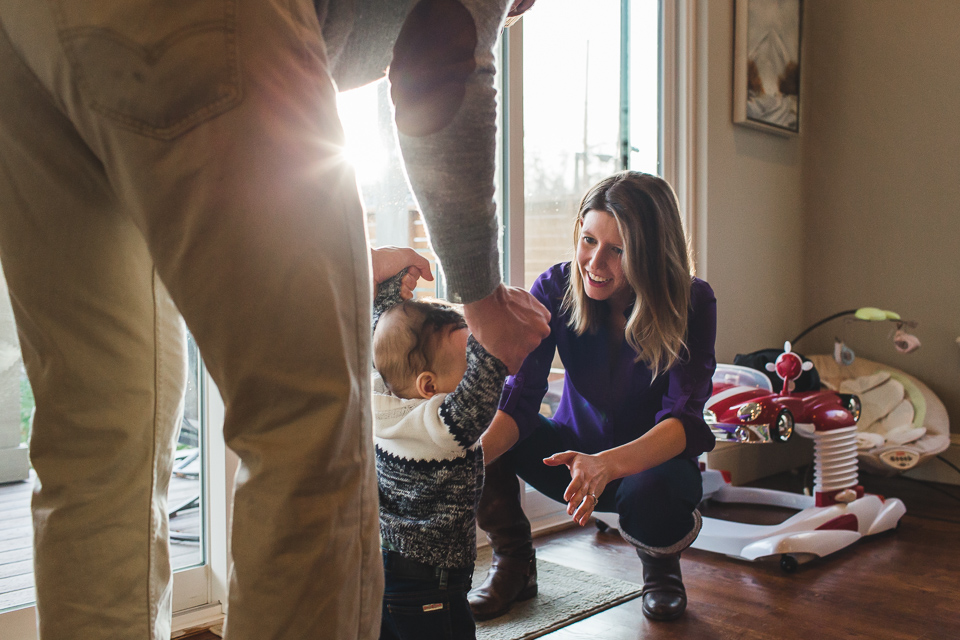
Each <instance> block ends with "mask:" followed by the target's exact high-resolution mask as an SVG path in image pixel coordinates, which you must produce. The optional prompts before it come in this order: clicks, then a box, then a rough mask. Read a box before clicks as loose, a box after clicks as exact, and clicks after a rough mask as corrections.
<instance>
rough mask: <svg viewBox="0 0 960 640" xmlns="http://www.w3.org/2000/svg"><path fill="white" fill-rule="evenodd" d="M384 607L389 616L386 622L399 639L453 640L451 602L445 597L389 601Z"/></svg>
mask: <svg viewBox="0 0 960 640" xmlns="http://www.w3.org/2000/svg"><path fill="white" fill-rule="evenodd" d="M428 600H430V599H428ZM384 609H385V611H384V613H385V614H386V617H387V618H388V620H384V623H385V624H387V625H389V626H390V627H392V631H393V633H394V634H395V637H396V638H399V640H453V627H452V625H451V621H450V603H449V602H448V601H446V600H445V599H443V600H440V599H434V600H433V601H427V600H423V601H418V602H413V601H406V602H403V603H400V602H387V603H385V606H384Z"/></svg>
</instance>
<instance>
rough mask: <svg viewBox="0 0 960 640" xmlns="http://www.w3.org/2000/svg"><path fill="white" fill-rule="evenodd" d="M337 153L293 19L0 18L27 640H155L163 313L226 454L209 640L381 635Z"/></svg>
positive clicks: (173, 420) (371, 481) (312, 26)
mask: <svg viewBox="0 0 960 640" xmlns="http://www.w3.org/2000/svg"><path fill="white" fill-rule="evenodd" d="M341 137H342V133H341V130H340V124H339V120H338V117H337V113H336V106H335V88H334V86H333V83H332V82H331V80H330V78H329V75H328V73H327V71H326V59H325V53H324V46H323V42H322V40H321V36H320V29H319V26H318V24H317V18H316V15H315V13H314V8H313V4H312V2H310V0H291V1H289V2H283V3H281V2H274V1H269V0H263V1H257V2H253V1H243V2H240V1H239V0H206V1H200V0H181V1H179V2H166V1H163V2H161V1H159V0H158V1H154V2H150V1H148V0H110V1H106V0H47V1H44V0H0V256H2V260H3V270H4V272H5V273H6V276H7V279H8V282H9V288H10V294H11V299H12V302H13V307H14V311H15V315H16V319H17V323H18V327H19V331H20V339H21V345H22V347H23V351H24V360H25V362H26V367H27V372H28V375H29V378H30V382H31V384H32V386H33V390H34V394H35V396H36V400H37V413H36V417H35V422H34V430H33V435H32V440H31V456H32V461H33V465H34V467H35V469H36V472H37V475H38V478H39V481H40V482H39V485H38V487H37V490H36V493H35V496H34V501H33V512H34V528H35V573H36V585H37V610H38V614H39V624H40V632H41V637H42V638H44V639H56V640H63V639H71V638H83V639H89V638H117V639H127V638H129V639H134V638H136V639H138V640H140V639H143V638H150V639H155V638H156V639H166V638H169V633H170V615H171V612H170V602H171V600H170V590H171V576H170V568H169V558H168V549H167V517H166V496H165V494H166V485H167V481H168V478H169V475H170V469H171V451H172V448H173V444H174V440H175V437H176V430H177V425H178V424H179V420H180V412H181V409H182V406H181V402H182V400H181V398H182V395H183V387H184V379H185V373H184V369H185V359H184V331H183V324H182V321H181V319H180V314H182V316H183V318H184V319H185V320H186V323H187V325H188V326H189V327H190V330H191V331H192V333H193V335H194V337H195V338H196V341H197V344H198V345H199V347H200V350H201V353H202V354H203V358H204V361H205V363H206V365H207V367H208V369H209V371H210V373H211V375H212V376H213V378H214V380H215V381H216V383H217V385H218V387H219V389H220V392H221V393H222V395H223V397H224V400H225V403H226V422H225V424H224V436H225V439H226V442H227V444H228V445H229V446H230V447H231V448H232V449H234V450H235V451H236V452H237V453H238V454H239V455H240V458H241V460H242V466H241V469H240V472H239V477H238V483H237V489H236V494H235V498H234V505H235V506H234V523H233V539H232V547H231V550H232V554H233V558H234V561H235V565H234V568H233V572H232V576H231V584H230V603H229V617H228V623H227V636H228V638H230V640H242V639H247V638H249V639H256V640H270V639H273V638H289V639H291V640H293V639H295V640H306V639H310V638H351V639H352V638H373V637H375V636H376V635H377V634H378V632H379V626H380V621H379V619H380V613H379V612H380V601H381V596H382V588H383V577H382V566H381V561H380V556H379V544H378V525H377V503H376V501H377V494H376V481H375V476H374V468H373V459H372V438H371V428H370V409H369V407H368V402H369V334H370V298H371V295H370V284H369V278H370V276H369V264H368V260H369V259H368V254H367V249H366V243H365V237H364V231H363V226H362V225H363V218H362V214H361V208H360V203H359V199H358V196H357V193H356V186H355V182H354V179H353V175H352V173H351V171H350V170H348V169H347V167H346V166H345V165H344V164H343V162H342V161H341V158H340V157H339V155H338V151H339V148H338V147H339V145H340V142H341ZM168 292H169V293H168ZM178 312H179V313H178Z"/></svg>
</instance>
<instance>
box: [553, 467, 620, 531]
mask: <svg viewBox="0 0 960 640" xmlns="http://www.w3.org/2000/svg"><path fill="white" fill-rule="evenodd" d="M543 463H544V464H545V465H547V466H550V467H557V466H560V465H561V464H563V465H566V466H567V468H568V469H570V484H569V485H567V490H566V491H564V492H563V499H564V500H566V501H567V515H571V516H573V520H574V522H576V523H577V524H579V525H580V526H581V527H582V526H583V525H585V524H587V522H588V521H589V520H590V515H591V514H592V513H593V510H594V509H596V508H597V502H598V501H599V496H600V495H601V494H602V493H603V490H604V489H606V487H607V483H609V482H610V480H612V479H614V478H613V476H612V472H611V470H610V468H609V467H608V465H607V464H606V462H605V459H604V458H603V457H601V456H599V455H589V454H586V453H579V452H577V451H563V452H561V453H555V454H553V455H552V456H550V457H549V458H544V459H543Z"/></svg>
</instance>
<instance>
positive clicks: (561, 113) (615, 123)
mask: <svg viewBox="0 0 960 640" xmlns="http://www.w3.org/2000/svg"><path fill="white" fill-rule="evenodd" d="M589 6H590V8H589V10H584V5H583V3H582V2H579V0H551V2H544V3H540V4H538V5H537V6H536V9H535V10H534V12H531V18H530V19H529V20H524V21H523V39H522V58H523V61H522V65H523V67H522V68H523V195H524V200H523V214H524V239H525V242H524V256H523V259H524V278H523V286H525V287H529V286H530V285H531V284H533V281H534V280H535V279H536V278H537V276H538V275H540V273H542V272H543V271H544V270H545V269H547V268H548V267H550V266H551V265H553V264H555V263H557V262H559V261H561V260H565V259H569V258H570V257H572V253H571V252H572V247H573V221H574V219H575V217H576V214H577V210H578V208H579V204H580V199H581V197H582V196H583V194H584V193H585V192H586V190H587V189H589V188H590V186H592V185H593V184H595V183H596V182H597V181H599V180H600V179H602V178H604V177H606V176H609V175H610V174H612V173H614V172H616V171H619V170H621V169H625V168H630V169H635V170H639V171H646V172H651V173H658V168H659V147H660V145H659V135H658V131H659V126H658V124H659V108H658V105H659V95H658V94H659V92H658V76H659V74H658V68H659V46H658V43H659V31H660V29H659V1H658V0H639V1H638V0H634V1H630V0H594V1H593V2H591V3H590V5H589ZM624 25H627V26H628V28H624ZM559 43H562V45H561V44H559Z"/></svg>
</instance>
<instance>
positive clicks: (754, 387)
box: [693, 342, 906, 572]
mask: <svg viewBox="0 0 960 640" xmlns="http://www.w3.org/2000/svg"><path fill="white" fill-rule="evenodd" d="M810 367H812V364H811V363H810V362H803V361H802V359H801V358H800V357H799V356H798V355H797V354H795V353H792V352H791V350H790V343H789V342H787V343H786V344H785V345H784V352H783V353H782V354H780V356H779V357H778V358H777V360H776V363H770V364H768V365H767V368H768V369H769V370H771V371H776V373H777V375H778V376H779V377H780V378H781V379H783V381H784V386H783V390H782V392H781V393H779V394H775V393H774V392H773V391H772V389H771V385H770V382H769V380H767V379H766V378H765V376H762V375H761V376H757V377H755V378H752V379H751V386H746V385H743V384H742V381H741V378H739V377H738V374H739V373H741V372H739V371H738V370H741V369H744V368H743V367H736V366H734V365H718V368H717V372H716V374H715V375H714V384H715V391H714V396H713V397H712V398H711V400H710V402H709V403H708V405H707V409H708V412H706V413H709V414H710V415H714V412H713V411H709V410H711V409H719V408H720V407H719V406H718V402H720V403H722V402H723V401H724V399H726V400H727V401H729V399H731V398H733V399H734V402H736V395H737V393H738V392H741V393H745V394H746V395H747V396H749V398H748V401H747V402H741V403H740V404H739V405H736V404H734V405H733V406H732V407H729V406H728V407H727V409H731V408H732V409H733V410H734V411H735V412H736V415H738V416H739V417H740V418H741V419H742V418H745V417H747V416H748V415H749V414H750V413H751V411H752V412H753V413H755V414H756V413H758V412H760V411H761V409H760V408H759V407H766V406H768V405H769V406H774V407H778V406H779V407H787V409H780V414H783V413H784V412H785V411H787V410H789V408H791V407H793V408H794V410H793V412H792V414H791V417H792V419H793V420H795V422H794V424H793V427H794V430H795V431H796V432H797V433H799V434H800V435H801V436H803V437H806V438H810V439H812V440H813V446H814V472H815V476H814V495H813V496H806V495H801V494H795V493H791V492H787V491H778V490H773V489H759V488H751V487H735V486H733V485H731V484H730V483H729V482H728V481H727V480H726V479H725V478H724V476H723V474H722V473H721V472H720V471H717V470H713V469H704V470H703V497H704V499H705V500H706V499H710V500H714V501H716V502H726V503H746V504H759V505H769V506H777V507H787V508H791V509H799V512H798V513H796V514H794V515H793V516H791V517H790V518H788V519H787V520H785V521H784V522H782V523H780V524H777V525H753V524H745V523H739V522H732V521H728V520H721V519H717V518H708V517H704V518H703V528H702V530H701V531H700V535H699V537H698V538H697V539H696V541H695V542H694V543H693V547H694V548H696V549H703V550H705V551H714V552H717V553H723V554H726V555H728V556H732V557H738V558H743V559H745V560H759V559H761V558H767V557H770V556H778V555H779V556H780V567H781V568H782V569H783V570H784V571H787V572H792V571H795V570H796V569H797V568H798V567H799V565H800V564H803V563H806V562H809V561H810V560H813V559H814V558H818V557H824V556H827V555H829V554H831V553H833V552H835V551H839V550H840V549H843V548H844V547H846V546H848V545H851V544H853V543H854V542H856V541H857V540H859V539H860V538H862V537H864V536H869V535H873V534H876V533H880V532H883V531H887V530H889V529H893V528H895V527H896V526H897V525H898V523H899V521H900V518H901V517H903V515H904V514H905V513H906V507H905V506H904V504H903V502H902V501H900V500H898V499H896V498H887V499H884V498H882V497H880V496H877V495H871V494H865V493H864V490H863V487H862V486H860V485H859V484H858V474H857V442H856V422H857V419H858V418H859V401H858V400H856V399H855V397H854V400H853V401H852V402H851V400H850V398H849V397H848V398H846V399H843V398H840V397H839V394H835V393H834V392H832V391H812V392H804V393H793V392H792V386H793V385H792V382H793V381H794V380H796V379H797V378H798V377H799V376H800V374H801V372H802V371H803V370H804V368H807V369H809V368H810ZM731 379H733V380H734V381H736V384H733V385H731V384H730V380H731ZM764 382H765V383H766V388H765V389H763V388H762V386H763V383H764ZM718 388H719V389H721V391H720V392H719V393H718V392H717V389H718ZM758 388H761V389H762V390H761V391H760V395H759V397H758V395H757V394H758ZM764 392H766V393H764ZM824 394H832V395H833V396H837V397H838V398H835V399H833V400H831V399H830V398H829V397H827V398H825V395H824ZM838 399H839V400H842V402H838ZM831 401H832V402H833V404H832V405H830V402H831ZM810 403H813V404H812V405H811V404H810ZM747 405H751V406H749V408H747V409H746V410H745V409H744V407H746V406H747ZM813 405H816V407H817V408H816V409H814V410H810V411H806V413H804V411H805V410H804V408H803V407H809V406H813ZM824 406H830V407H831V408H829V409H823V407H824ZM798 407H799V408H798ZM838 407H846V409H842V410H841V409H840V408H838ZM715 415H717V416H718V417H719V416H720V415H727V414H721V413H719V412H717V413H716V414H715ZM724 426H727V427H730V426H734V425H729V424H728V425H724ZM715 432H717V433H720V431H718V430H716V429H715ZM741 433H742V430H741ZM731 439H733V438H731ZM739 441H746V440H744V439H743V438H739Z"/></svg>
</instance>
